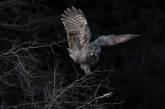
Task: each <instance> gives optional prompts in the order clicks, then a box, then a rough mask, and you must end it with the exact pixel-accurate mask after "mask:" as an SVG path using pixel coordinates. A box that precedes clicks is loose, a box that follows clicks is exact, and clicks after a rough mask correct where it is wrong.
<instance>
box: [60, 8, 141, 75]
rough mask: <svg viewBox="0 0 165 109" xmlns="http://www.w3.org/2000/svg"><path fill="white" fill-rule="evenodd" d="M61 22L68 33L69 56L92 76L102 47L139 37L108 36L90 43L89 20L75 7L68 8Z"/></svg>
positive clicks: (128, 35)
mask: <svg viewBox="0 0 165 109" xmlns="http://www.w3.org/2000/svg"><path fill="white" fill-rule="evenodd" d="M61 21H62V23H63V25H64V27H65V30H66V33H67V38H68V44H69V48H68V50H69V55H70V57H71V58H72V59H73V60H74V62H77V63H79V64H80V67H81V69H83V70H84V72H85V73H86V74H91V71H90V65H93V64H95V63H96V62H97V61H98V60H99V55H100V52H101V47H103V46H113V45H117V44H119V43H122V42H125V41H127V40H130V39H132V38H134V37H136V36H139V35H136V34H123V35H106V36H100V37H98V38H97V39H96V40H94V41H93V42H90V39H91V32H90V29H89V26H88V23H87V20H86V18H85V16H84V14H83V12H82V11H81V10H80V9H76V8H75V7H72V8H67V10H65V11H64V13H63V14H62V18H61Z"/></svg>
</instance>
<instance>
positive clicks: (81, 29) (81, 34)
mask: <svg viewBox="0 0 165 109" xmlns="http://www.w3.org/2000/svg"><path fill="white" fill-rule="evenodd" d="M61 20H62V23H63V25H64V27H65V30H66V33H67V38H68V44H69V49H70V50H72V51H73V52H74V51H76V50H80V49H81V48H82V47H83V46H84V45H86V44H88V43H89V41H90V38H91V33H90V29H89V26H88V24H87V20H86V18H85V16H84V14H83V12H82V11H81V10H80V9H76V8H74V7H72V8H67V10H65V11H64V13H63V14H62V18H61Z"/></svg>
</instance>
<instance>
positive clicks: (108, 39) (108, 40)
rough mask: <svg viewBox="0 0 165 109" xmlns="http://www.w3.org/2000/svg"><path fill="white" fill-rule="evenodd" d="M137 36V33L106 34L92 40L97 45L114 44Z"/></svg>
mask: <svg viewBox="0 0 165 109" xmlns="http://www.w3.org/2000/svg"><path fill="white" fill-rule="evenodd" d="M137 36H140V35H137V34H122V35H107V36H100V37H99V38H97V39H96V40H95V41H94V42H92V43H95V44H97V45H99V46H114V45H117V44H120V43H123V42H126V41H128V40H130V39H133V38H135V37H137Z"/></svg>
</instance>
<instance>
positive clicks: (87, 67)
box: [80, 64, 92, 75]
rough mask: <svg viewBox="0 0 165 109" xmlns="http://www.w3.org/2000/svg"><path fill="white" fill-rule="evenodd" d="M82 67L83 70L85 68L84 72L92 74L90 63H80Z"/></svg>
mask: <svg viewBox="0 0 165 109" xmlns="http://www.w3.org/2000/svg"><path fill="white" fill-rule="evenodd" d="M80 67H81V69H82V70H84V72H85V73H86V74H88V75H90V74H92V72H91V70H90V66H89V65H88V64H80Z"/></svg>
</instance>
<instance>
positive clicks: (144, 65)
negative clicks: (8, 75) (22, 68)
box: [0, 0, 165, 109]
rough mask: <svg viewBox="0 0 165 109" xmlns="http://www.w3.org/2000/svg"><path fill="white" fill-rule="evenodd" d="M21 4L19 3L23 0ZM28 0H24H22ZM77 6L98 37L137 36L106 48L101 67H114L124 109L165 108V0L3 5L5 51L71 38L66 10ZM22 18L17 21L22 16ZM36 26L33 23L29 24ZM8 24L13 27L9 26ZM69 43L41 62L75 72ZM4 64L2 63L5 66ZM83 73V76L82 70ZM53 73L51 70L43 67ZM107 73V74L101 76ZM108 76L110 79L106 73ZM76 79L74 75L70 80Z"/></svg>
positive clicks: (0, 22) (0, 24)
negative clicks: (64, 21) (65, 21)
mask: <svg viewBox="0 0 165 109" xmlns="http://www.w3.org/2000/svg"><path fill="white" fill-rule="evenodd" d="M18 1H19V0H18ZM22 1H23V0H22ZM71 6H75V7H76V8H80V9H82V11H83V12H84V13H85V15H86V18H87V20H88V23H89V26H90V29H91V32H92V35H93V39H95V38H96V37H97V36H99V35H107V34H125V33H135V34H140V35H142V36H141V37H138V38H136V39H133V40H131V41H129V42H126V43H123V44H120V45H117V46H114V47H111V48H103V53H102V54H101V60H100V62H99V63H98V64H97V65H96V67H98V66H99V67H102V68H107V69H113V72H107V73H111V82H112V87H113V88H115V90H114V92H117V93H118V94H119V95H120V96H122V98H123V99H124V101H125V103H123V104H122V105H121V106H120V108H121V109H155V108H158V109H164V108H165V106H164V105H165V79H164V78H165V48H164V47H165V36H164V35H165V32H164V30H165V10H164V4H163V0H24V1H23V2H9V3H6V2H4V1H2V2H0V38H1V39H0V48H1V51H5V50H8V49H9V48H10V47H11V44H10V42H9V40H15V41H16V44H18V45H19V44H20V43H23V42H27V41H36V40H37V41H39V42H43V43H46V42H51V41H59V40H61V39H66V34H65V31H64V28H63V25H62V23H61V21H60V17H61V14H62V13H63V10H65V9H66V8H68V7H71ZM18 15H19V18H18V20H16V18H17V17H18ZM29 19H30V23H29V24H28V25H26V24H27V22H29ZM7 24H8V25H7ZM66 48H67V42H65V43H62V44H61V47H59V46H54V51H55V52H57V53H59V55H60V56H59V57H58V56H54V55H51V54H49V55H45V53H43V52H41V56H40V58H41V59H43V60H44V62H43V63H44V64H43V65H42V66H44V65H45V64H47V63H53V59H56V58H58V59H60V63H61V64H60V65H61V66H65V67H66V70H64V71H63V72H67V73H69V72H72V69H73V68H72V67H71V65H70V62H71V61H72V60H71V59H70V58H69V56H68V55H67V53H68V52H67V50H66ZM0 65H1V66H2V64H0ZM76 67H78V71H79V72H81V73H83V72H82V71H81V70H80V68H79V66H78V65H76ZM43 69H47V67H45V68H43ZM98 75H102V73H98ZM104 75H106V74H105V73H104ZM68 78H70V76H69V77H68Z"/></svg>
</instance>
